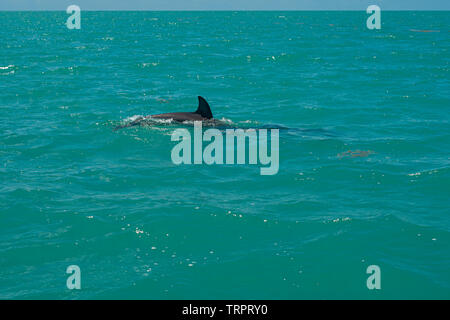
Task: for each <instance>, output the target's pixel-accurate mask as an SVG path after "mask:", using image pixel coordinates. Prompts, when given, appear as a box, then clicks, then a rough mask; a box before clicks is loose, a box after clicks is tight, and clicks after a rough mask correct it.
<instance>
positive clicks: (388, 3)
mask: <svg viewBox="0 0 450 320" xmlns="http://www.w3.org/2000/svg"><path fill="white" fill-rule="evenodd" d="M71 4H76V5H78V6H80V7H81V10H365V8H367V7H368V6H369V5H370V4H376V5H379V6H380V7H381V10H450V0H0V10H65V9H66V8H67V7H68V6H69V5H71Z"/></svg>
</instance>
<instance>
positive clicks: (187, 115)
mask: <svg viewBox="0 0 450 320" xmlns="http://www.w3.org/2000/svg"><path fill="white" fill-rule="evenodd" d="M148 119H171V120H174V121H176V122H184V121H211V120H214V118H213V114H212V112H211V108H210V107H209V104H208V102H206V100H205V99H204V98H203V97H201V96H198V107H197V110H196V111H195V112H173V113H160V114H153V115H150V116H146V117H139V118H137V119H136V120H134V121H132V122H130V123H127V124H125V125H121V126H117V127H116V128H115V130H117V129H122V128H126V127H132V126H136V125H140V124H141V123H142V121H144V120H148Z"/></svg>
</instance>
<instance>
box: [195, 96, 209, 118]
mask: <svg viewBox="0 0 450 320" xmlns="http://www.w3.org/2000/svg"><path fill="white" fill-rule="evenodd" d="M195 113H197V114H199V115H201V116H202V117H203V118H206V119H212V117H213V114H212V112H211V108H210V107H209V104H208V102H206V100H205V99H203V98H202V97H200V96H198V108H197V111H195Z"/></svg>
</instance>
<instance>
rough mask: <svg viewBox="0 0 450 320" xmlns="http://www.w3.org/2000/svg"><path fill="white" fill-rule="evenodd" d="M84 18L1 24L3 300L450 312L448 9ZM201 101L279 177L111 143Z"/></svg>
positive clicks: (160, 142)
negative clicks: (275, 164) (378, 303)
mask: <svg viewBox="0 0 450 320" xmlns="http://www.w3.org/2000/svg"><path fill="white" fill-rule="evenodd" d="M67 17H68V15H67V14H66V13H65V12H40V13H32V12H27V13H24V12H22V13H21V12H9V13H7V12H0V25H1V28H0V40H1V41H0V92H1V94H0V141H1V145H0V159H1V162H0V203H1V205H0V219H1V220H0V221H1V223H0V298H2V299H13V298H15V299H18V298H25V299H34V298H42V299H47V298H57V299H100V298H114V299H116V298H138V299H140V298H151V299H173V298H181V299H188V298H191V299H197V298H202V299H219V298H222V299H229V298H235V299H241V298H245V299H266V298H269V299H310V298H319V299H323V298H358V299H372V298H374V299H380V298H387V299H393V298H440V299H442V298H446V299H448V298H450V276H449V266H450V245H449V243H450V218H449V205H450V201H449V198H450V197H449V196H450V179H449V178H450V158H449V146H450V130H449V111H450V110H449V106H450V103H449V98H450V90H449V89H450V88H449V51H448V49H449V29H448V26H449V18H450V15H449V13H448V12H382V29H381V30H368V29H367V28H366V19H367V17H368V15H367V14H366V13H365V12H363V11H362V12H82V18H81V19H82V20H81V30H68V29H67V28H66V27H65V21H66V19H67ZM423 31H428V32H423ZM197 95H202V96H204V97H205V98H207V100H208V101H209V103H210V105H211V107H212V111H213V113H214V115H215V117H216V118H219V119H224V120H226V121H229V122H230V123H232V124H233V125H235V126H238V127H239V126H242V127H244V128H249V127H263V126H275V125H276V126H280V127H281V126H282V127H287V128H289V129H286V130H281V131H280V138H279V145H280V148H279V155H280V169H279V172H278V174H277V175H273V176H261V175H260V174H259V168H260V166H255V165H239V166H237V165H234V166H233V165H211V166H208V165H195V166H194V165H180V166H176V165H174V164H173V163H172V161H171V158H170V153H171V149H172V148H173V146H174V145H175V144H176V143H175V142H172V141H171V140H170V135H171V133H172V132H173V130H174V129H175V128H176V127H177V126H174V125H171V126H163V125H161V126H155V127H132V128H127V129H122V130H119V131H113V128H114V127H115V126H116V125H118V124H122V123H127V121H130V119H133V117H135V116H137V115H148V114H154V113H162V112H176V111H194V110H195V108H196V104H197V101H196V96H197ZM69 265H78V266H79V267H80V268H81V286H82V288H81V290H72V291H71V290H68V289H67V288H66V279H67V277H68V276H69V275H67V274H66V268H67V267H68V266H69ZM369 265H378V266H379V267H380V269H381V290H368V288H367V286H366V280H367V277H368V276H369V275H368V274H366V268H367V267H368V266H369Z"/></svg>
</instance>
